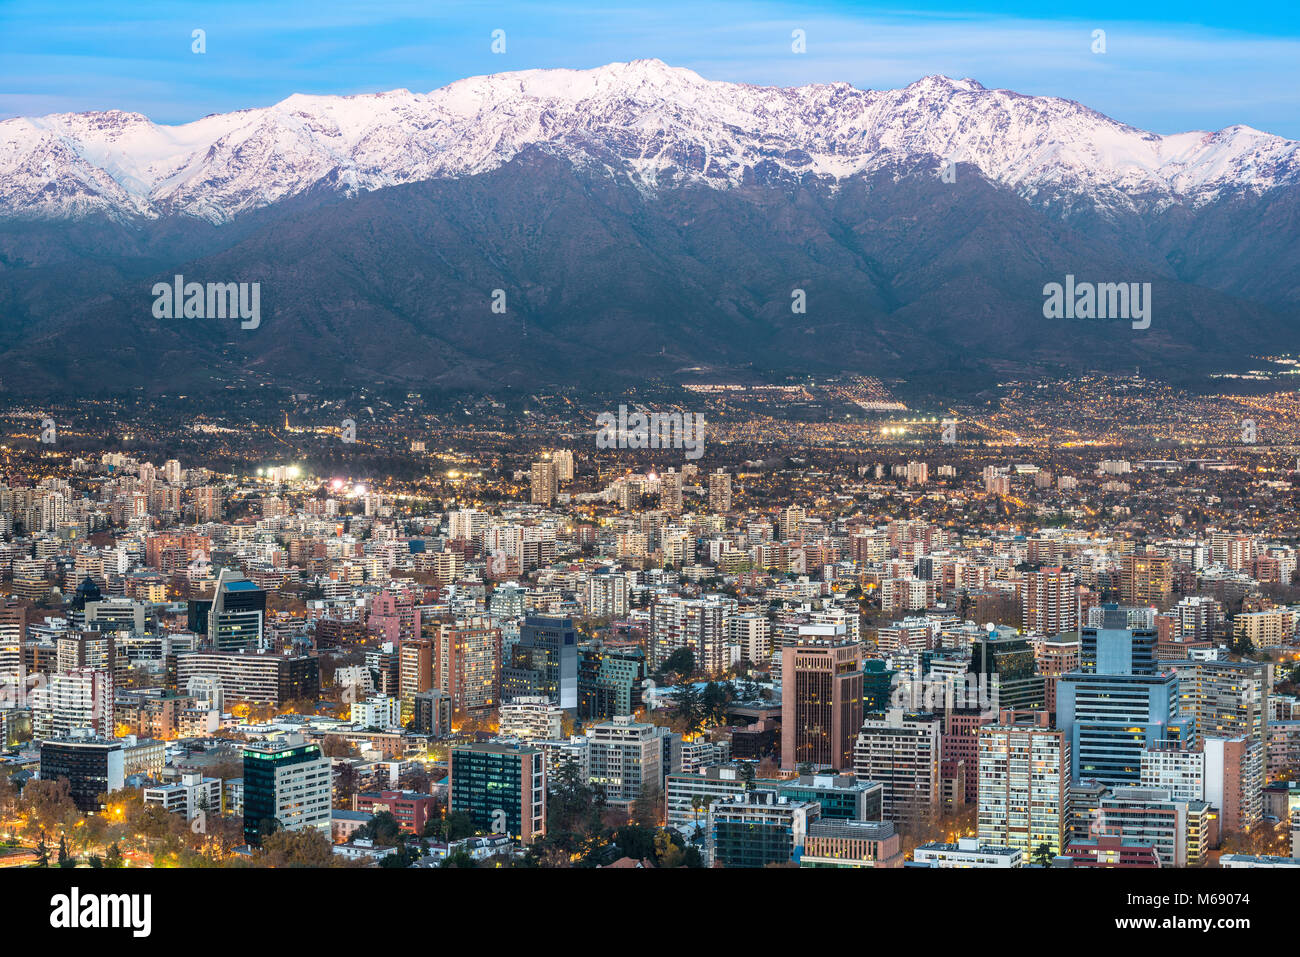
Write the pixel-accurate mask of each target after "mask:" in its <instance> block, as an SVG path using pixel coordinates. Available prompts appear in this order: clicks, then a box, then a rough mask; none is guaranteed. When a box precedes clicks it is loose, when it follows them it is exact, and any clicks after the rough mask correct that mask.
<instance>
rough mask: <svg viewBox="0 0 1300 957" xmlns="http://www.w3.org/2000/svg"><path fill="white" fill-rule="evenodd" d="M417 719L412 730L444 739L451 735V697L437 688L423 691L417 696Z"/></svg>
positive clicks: (415, 702)
mask: <svg viewBox="0 0 1300 957" xmlns="http://www.w3.org/2000/svg"><path fill="white" fill-rule="evenodd" d="M414 706H415V718H414V723H413V724H412V726H411V730H412V731H414V732H415V733H416V734H427V735H429V736H431V737H434V738H443V737H446V736H447V735H449V734H451V695H449V694H447V693H446V692H445V691H439V690H438V689H437V688H430V689H429V690H428V691H421V692H420V693H419V694H417V695H416V696H415V701H414Z"/></svg>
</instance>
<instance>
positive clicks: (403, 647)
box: [397, 638, 434, 716]
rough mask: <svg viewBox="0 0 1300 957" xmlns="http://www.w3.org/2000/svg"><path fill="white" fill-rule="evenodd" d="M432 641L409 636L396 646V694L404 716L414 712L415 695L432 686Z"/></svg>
mask: <svg viewBox="0 0 1300 957" xmlns="http://www.w3.org/2000/svg"><path fill="white" fill-rule="evenodd" d="M433 656H434V641H433V639H432V638H410V639H407V640H406V641H403V642H401V644H399V645H398V646H397V695H398V698H399V699H400V700H401V708H402V713H403V715H404V716H410V715H412V714H414V713H415V696H416V695H417V694H419V693H420V692H422V691H428V690H429V689H430V688H432V687H433Z"/></svg>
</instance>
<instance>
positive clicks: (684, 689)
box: [673, 681, 704, 734]
mask: <svg viewBox="0 0 1300 957" xmlns="http://www.w3.org/2000/svg"><path fill="white" fill-rule="evenodd" d="M673 717H674V718H675V719H676V721H677V723H678V725H679V726H680V727H681V729H682V733H683V734H695V732H697V731H699V730H700V726H701V725H702V724H703V723H704V712H703V704H702V702H701V700H700V695H699V692H698V691H696V690H695V686H694V685H693V684H691V683H690V682H689V681H684V682H682V683H681V684H680V685H679V686H678V688H677V696H676V700H675V702H674V704H673Z"/></svg>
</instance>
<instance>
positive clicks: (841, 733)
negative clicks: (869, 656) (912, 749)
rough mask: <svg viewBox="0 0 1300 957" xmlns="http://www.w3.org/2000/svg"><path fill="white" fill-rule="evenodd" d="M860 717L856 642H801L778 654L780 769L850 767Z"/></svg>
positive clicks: (859, 665) (859, 653)
mask: <svg viewBox="0 0 1300 957" xmlns="http://www.w3.org/2000/svg"><path fill="white" fill-rule="evenodd" d="M862 714H863V710H862V646H861V645H860V644H859V643H858V642H856V641H836V640H833V639H830V640H825V641H817V640H806V641H801V642H800V643H798V644H795V645H789V646H787V647H785V648H783V649H782V650H781V766H782V767H783V768H786V769H793V768H796V767H798V766H799V765H801V764H810V765H812V766H813V767H814V769H819V768H824V767H829V768H831V769H833V770H835V771H847V770H849V769H851V768H853V767H854V759H853V749H854V740H855V737H856V735H857V733H858V729H859V728H860V727H861V726H862ZM859 776H861V775H859Z"/></svg>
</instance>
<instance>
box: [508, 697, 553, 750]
mask: <svg viewBox="0 0 1300 957" xmlns="http://www.w3.org/2000/svg"><path fill="white" fill-rule="evenodd" d="M500 734H501V737H503V738H519V739H520V740H521V741H532V740H533V739H534V738H541V739H543V740H552V741H554V740H558V739H559V738H561V737H562V736H563V734H564V709H563V708H561V707H560V706H559V705H557V704H554V703H553V702H552V701H551V699H550V698H549V697H548V696H546V695H527V696H523V697H518V698H511V699H509V700H508V701H505V702H503V703H502V705H501V727H500Z"/></svg>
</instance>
